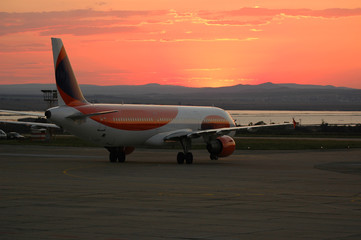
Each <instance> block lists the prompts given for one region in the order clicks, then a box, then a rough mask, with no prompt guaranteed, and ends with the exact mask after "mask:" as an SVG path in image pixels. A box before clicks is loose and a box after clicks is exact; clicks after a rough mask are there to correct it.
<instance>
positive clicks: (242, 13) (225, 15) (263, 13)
mask: <svg viewBox="0 0 361 240" xmlns="http://www.w3.org/2000/svg"><path fill="white" fill-rule="evenodd" d="M198 15H199V16H200V17H201V18H202V19H204V21H206V23H207V24H209V25H234V26H250V25H253V26H256V25H263V24H267V23H269V22H270V21H271V20H272V19H273V18H275V17H277V16H291V17H312V18H341V17H354V16H361V8H355V9H344V8H331V9H323V10H312V9H268V8H259V7H258V8H241V9H237V10H232V11H200V12H199V13H198Z"/></svg>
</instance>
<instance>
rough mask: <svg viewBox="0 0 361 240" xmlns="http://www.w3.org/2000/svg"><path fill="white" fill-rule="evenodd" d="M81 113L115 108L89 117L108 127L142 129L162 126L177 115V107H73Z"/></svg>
mask: <svg viewBox="0 0 361 240" xmlns="http://www.w3.org/2000/svg"><path fill="white" fill-rule="evenodd" d="M75 108H76V109H77V110H78V111H80V112H81V113H83V114H91V113H96V112H103V111H112V110H117V111H118V112H115V113H109V114H104V115H98V116H94V117H91V119H93V120H95V121H97V122H99V123H101V124H104V125H106V126H108V127H112V128H116V129H120V130H128V131H144V130H151V129H155V128H159V127H162V126H164V125H166V124H168V123H169V122H171V121H172V120H174V119H175V118H176V117H177V115H178V108H177V107H171V106H146V107H145V106H141V105H140V106H136V105H134V106H131V105H107V104H97V105H84V106H79V107H75Z"/></svg>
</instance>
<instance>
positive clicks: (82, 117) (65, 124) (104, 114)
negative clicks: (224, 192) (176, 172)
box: [2, 38, 292, 164]
mask: <svg viewBox="0 0 361 240" xmlns="http://www.w3.org/2000/svg"><path fill="white" fill-rule="evenodd" d="M51 41H52V50H53V59H54V69H55V81H56V86H57V90H58V92H59V94H60V96H61V99H59V106H57V107H53V108H50V109H48V110H46V112H45V117H46V118H47V120H49V121H50V122H51V123H40V124H38V123H20V122H13V123H18V124H28V125H29V124H30V125H39V126H41V127H50V128H62V129H64V130H66V131H68V132H70V133H72V134H73V135H75V136H77V137H79V138H82V139H85V140H88V141H91V142H94V143H96V144H97V145H100V146H103V147H105V148H106V149H107V150H108V151H109V161H110V162H117V161H118V162H124V161H125V159H126V155H129V154H131V153H132V152H133V151H134V149H135V147H142V146H156V147H162V146H164V145H165V144H168V143H174V142H179V143H180V144H181V146H182V150H183V151H180V152H178V154H177V163H178V164H184V162H185V163H186V164H192V163H193V154H192V152H191V146H192V142H194V141H203V142H205V144H206V149H207V150H208V152H209V154H210V159H211V160H217V159H218V158H223V157H227V156H229V155H231V154H232V153H233V152H234V150H235V147H236V144H235V141H234V139H233V137H234V135H235V132H236V131H237V130H240V129H248V130H251V129H255V128H262V127H277V126H288V125H292V124H289V123H286V124H273V125H266V126H265V125H259V126H236V125H235V122H234V120H233V119H232V117H231V116H230V115H229V113H227V112H226V111H225V110H223V109H221V108H217V107H200V106H175V105H174V106H173V105H172V106H170V105H140V104H92V103H89V102H88V101H87V100H86V99H85V98H84V96H83V93H82V91H81V89H80V87H79V85H78V82H77V80H76V78H75V75H74V72H73V69H72V67H71V64H70V61H69V58H68V55H67V53H66V51H65V48H64V45H63V42H62V40H61V39H60V38H51ZM2 111H8V110H2ZM10 112H14V111H10ZM28 115H32V114H28Z"/></svg>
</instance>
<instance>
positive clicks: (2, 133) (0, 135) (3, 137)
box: [0, 129, 7, 139]
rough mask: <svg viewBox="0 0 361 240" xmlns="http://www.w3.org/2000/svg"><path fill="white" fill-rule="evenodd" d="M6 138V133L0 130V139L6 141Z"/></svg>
mask: <svg viewBox="0 0 361 240" xmlns="http://www.w3.org/2000/svg"><path fill="white" fill-rule="evenodd" d="M6 138H7V135H6V133H5V132H4V131H3V130H1V129H0V139H6Z"/></svg>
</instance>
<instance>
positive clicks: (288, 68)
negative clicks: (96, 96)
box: [0, 0, 361, 89]
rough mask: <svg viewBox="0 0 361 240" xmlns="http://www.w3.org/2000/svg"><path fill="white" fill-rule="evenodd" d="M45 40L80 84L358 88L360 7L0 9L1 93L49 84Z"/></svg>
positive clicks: (184, 3) (111, 4)
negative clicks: (59, 45) (56, 40)
mask: <svg viewBox="0 0 361 240" xmlns="http://www.w3.org/2000/svg"><path fill="white" fill-rule="evenodd" d="M51 37H60V38H62V40H63V43H64V45H65V48H66V51H67V53H68V55H69V58H70V61H71V63H72V66H73V69H74V72H75V74H76V76H77V79H78V81H79V83H81V84H96V85H140V84H147V83H159V84H172V85H182V86H190V87H219V86H231V85H236V84H259V83H264V82H273V83H299V84H317V85H334V86H344V87H352V88H359V89H361V1H360V0H347V1H340V0H317V1H315V0H302V1H301V0H295V1H290V0H272V1H270V0H252V1H251V0H222V1H221V0H192V1H190V0H152V1H149V0H94V1H92V0H58V1H49V0H32V1H28V0H1V1H0V84H21V83H54V70H53V62H52V61H53V60H52V53H51V41H50V38H51ZM0 87H1V86H0Z"/></svg>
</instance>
